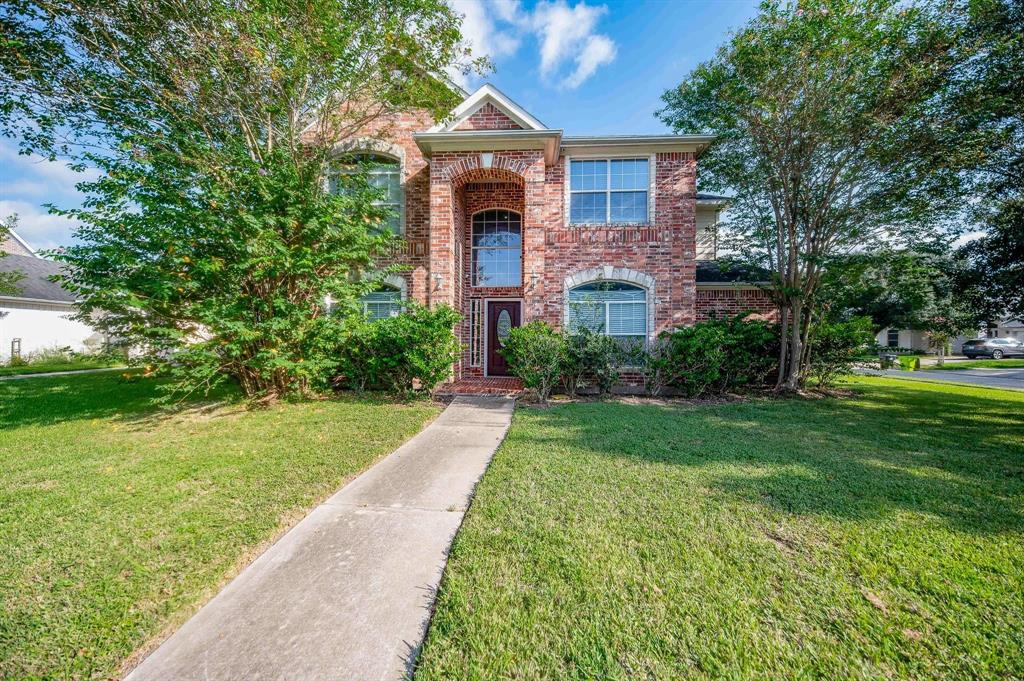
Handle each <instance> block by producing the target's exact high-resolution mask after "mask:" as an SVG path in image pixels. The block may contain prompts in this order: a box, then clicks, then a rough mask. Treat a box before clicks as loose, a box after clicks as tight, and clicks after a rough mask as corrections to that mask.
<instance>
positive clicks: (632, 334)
mask: <svg viewBox="0 0 1024 681" xmlns="http://www.w3.org/2000/svg"><path fill="white" fill-rule="evenodd" d="M568 303H569V304H568V306H567V310H568V311H567V315H568V316H567V319H566V325H567V326H568V328H569V330H570V332H577V331H579V330H581V329H587V330H589V331H593V332H594V333H602V334H605V335H607V336H614V337H615V338H616V339H619V340H621V341H622V342H623V343H643V342H645V341H646V339H647V291H646V290H644V289H643V288H641V287H640V286H634V285H633V284H626V283H623V282H619V281H595V282H591V283H589V284H583V285H582V286H577V287H575V288H572V289H570V290H569V301H568Z"/></svg>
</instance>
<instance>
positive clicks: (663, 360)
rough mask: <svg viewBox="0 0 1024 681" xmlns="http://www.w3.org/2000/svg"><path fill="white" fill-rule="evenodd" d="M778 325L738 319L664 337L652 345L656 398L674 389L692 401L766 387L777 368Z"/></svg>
mask: <svg viewBox="0 0 1024 681" xmlns="http://www.w3.org/2000/svg"><path fill="white" fill-rule="evenodd" d="M777 352H778V330H777V328H776V327H775V325H774V324H771V323H768V322H765V321H761V320H751V319H747V316H746V315H736V316H735V317H731V318H728V319H722V320H718V319H714V320H709V321H705V322H698V323H697V324H694V325H693V326H686V327H680V328H678V329H675V330H674V331H671V332H668V333H664V334H662V335H661V337H660V338H659V339H658V340H657V341H656V342H655V343H654V344H653V345H652V346H651V349H650V351H649V352H648V356H647V363H646V366H645V376H646V380H647V384H648V386H649V391H651V392H652V394H657V393H658V392H661V389H663V388H664V387H672V388H674V389H676V390H678V391H680V392H681V393H682V394H684V395H686V396H687V397H700V396H702V395H706V394H709V393H714V394H720V393H724V392H729V391H733V390H738V389H742V388H744V387H750V386H760V385H764V383H765V382H766V381H767V379H768V376H769V374H771V372H772V371H774V370H775V368H776V362H777Z"/></svg>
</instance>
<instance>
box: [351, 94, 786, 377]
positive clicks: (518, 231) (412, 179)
mask: <svg viewBox="0 0 1024 681" xmlns="http://www.w3.org/2000/svg"><path fill="white" fill-rule="evenodd" d="M712 139H713V138H712V137H710V136H706V135H646V136H639V135H629V136H625V135H624V136H604V137H571V136H567V135H564V134H563V132H562V130H560V129H555V128H549V127H547V126H546V125H544V124H543V123H541V122H540V121H539V120H537V119H536V118H535V117H534V116H532V115H531V114H530V113H529V112H527V111H525V110H524V109H523V108H522V107H520V106H519V105H517V104H516V103H515V102H513V101H512V100H511V99H509V98H508V97H507V96H505V95H504V94H503V93H501V92H500V91H499V90H498V89H497V88H495V87H493V86H491V85H484V86H483V87H481V88H480V89H478V90H477V91H476V92H474V93H473V94H471V95H468V96H467V97H466V98H465V99H464V101H463V102H462V103H461V104H460V105H459V106H458V107H456V108H455V110H453V111H452V112H451V115H450V116H449V118H448V119H446V120H445V121H443V122H440V123H437V122H435V121H432V120H430V119H429V117H427V116H426V115H424V114H418V113H409V114H404V115H401V116H395V117H391V118H388V119H385V120H378V121H375V122H374V124H373V125H372V126H371V127H368V128H367V129H365V130H364V131H363V132H362V135H361V136H359V137H357V138H355V139H353V140H350V141H349V142H348V143H346V144H345V145H344V148H343V149H340V150H339V153H344V154H348V155H351V154H359V155H364V157H369V158H370V159H371V160H372V162H373V164H374V170H373V171H372V176H373V181H374V182H375V183H376V184H377V185H378V186H380V187H383V188H386V192H385V197H384V199H383V201H384V202H385V203H388V204H390V205H391V206H392V207H393V208H394V209H395V213H396V217H395V219H394V221H393V222H392V225H391V228H392V229H393V230H394V231H395V233H396V234H398V235H400V236H401V237H402V238H403V240H404V241H403V243H404V245H403V249H402V255H401V257H400V262H401V263H402V264H403V265H405V266H406V268H407V269H406V270H405V271H403V272H401V273H400V274H396V275H391V276H389V277H388V278H387V280H385V282H384V286H383V287H382V289H381V290H380V291H379V292H377V293H374V294H371V295H370V296H368V297H367V299H366V300H365V301H364V306H365V308H366V310H367V312H368V313H369V314H371V315H383V314H394V313H397V311H398V310H399V309H400V305H401V301H402V300H404V299H414V300H417V301H419V302H421V303H424V304H427V305H430V306H435V305H439V304H442V303H444V304H448V305H451V306H452V307H454V308H455V309H456V310H458V311H459V312H460V313H461V314H462V316H463V319H462V321H461V322H460V324H459V328H458V329H457V333H458V336H459V337H460V339H461V341H462V343H463V345H464V348H465V350H464V353H463V355H462V357H461V359H460V361H459V362H457V364H456V366H455V368H454V378H455V379H471V378H484V377H500V376H506V375H507V374H508V367H507V366H506V364H505V361H504V358H503V357H502V356H501V354H500V349H501V341H502V339H503V338H504V337H505V334H507V332H508V330H509V329H510V328H512V327H515V326H518V325H520V324H522V323H525V322H528V321H531V320H534V319H541V320H544V321H546V322H548V323H549V324H551V325H553V326H555V327H564V326H566V325H567V324H570V325H572V324H575V325H585V326H588V327H590V328H592V329H593V330H595V331H597V332H600V333H606V334H609V335H614V336H623V337H631V338H634V339H637V340H642V341H647V340H650V339H652V338H654V337H655V336H656V335H657V334H658V333H660V332H662V331H665V330H667V329H671V328H674V327H677V326H681V325H687V324H692V323H694V322H695V321H697V320H700V319H705V318H708V317H709V316H712V315H715V314H719V315H720V314H732V313H736V312H740V311H746V310H750V311H754V312H761V313H766V312H769V311H770V310H772V309H773V307H774V306H773V303H772V301H771V298H770V297H769V295H768V294H767V293H766V292H765V291H762V290H760V289H758V288H757V287H755V286H750V285H745V284H740V283H737V281H736V277H735V276H730V275H729V274H728V273H727V272H725V273H723V272H722V271H721V270H720V269H719V268H717V267H714V266H713V265H712V264H711V263H710V261H712V260H714V258H715V225H716V223H717V221H718V216H719V213H720V212H721V211H722V210H723V208H724V207H725V205H726V199H725V198H724V197H718V196H711V195H703V194H698V193H697V191H696V180H697V165H698V159H699V157H700V154H701V152H702V151H703V150H704V149H706V148H707V146H708V144H710V142H711V141H712ZM581 310H582V312H581Z"/></svg>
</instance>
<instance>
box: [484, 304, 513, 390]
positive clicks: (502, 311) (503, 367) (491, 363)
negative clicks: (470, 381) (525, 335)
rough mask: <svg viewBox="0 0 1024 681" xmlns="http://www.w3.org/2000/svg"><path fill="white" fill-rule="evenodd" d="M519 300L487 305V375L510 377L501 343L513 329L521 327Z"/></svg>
mask: <svg viewBox="0 0 1024 681" xmlns="http://www.w3.org/2000/svg"><path fill="white" fill-rule="evenodd" d="M521 305H522V303H520V302H519V301H518V300H492V301H490V302H489V303H487V375H488V376H508V362H506V361H505V358H504V357H502V356H501V352H500V350H501V342H502V341H503V340H505V338H507V337H508V332H509V330H510V329H512V328H513V327H516V326H519V311H520V308H521Z"/></svg>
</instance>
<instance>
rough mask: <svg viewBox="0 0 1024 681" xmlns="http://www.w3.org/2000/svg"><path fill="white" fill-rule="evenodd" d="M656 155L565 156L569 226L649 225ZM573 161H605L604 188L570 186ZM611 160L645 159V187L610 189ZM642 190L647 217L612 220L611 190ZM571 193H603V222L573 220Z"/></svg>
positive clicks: (652, 207) (566, 208)
mask: <svg viewBox="0 0 1024 681" xmlns="http://www.w3.org/2000/svg"><path fill="white" fill-rule="evenodd" d="M655 160H656V155H655V154H650V155H644V154H626V155H621V156H607V155H600V156H566V157H565V221H566V224H568V225H570V226H578V227H587V226H591V227H593V226H597V225H615V226H624V225H650V224H652V222H653V220H652V216H653V214H654V177H653V176H654V171H655V170H656V168H655ZM574 161H605V162H606V163H607V167H606V173H607V174H606V176H605V189H577V190H574V189H573V188H572V164H573V162H574ZM612 161H647V188H646V189H644V190H639V189H612ZM638 191H643V192H644V193H645V194H647V196H646V204H647V218H646V219H645V220H641V221H630V222H625V221H620V222H613V221H612V199H611V195H612V193H613V192H618V193H635V192H638ZM573 194H604V195H605V202H604V205H605V210H604V222H573V219H572V196H573Z"/></svg>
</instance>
